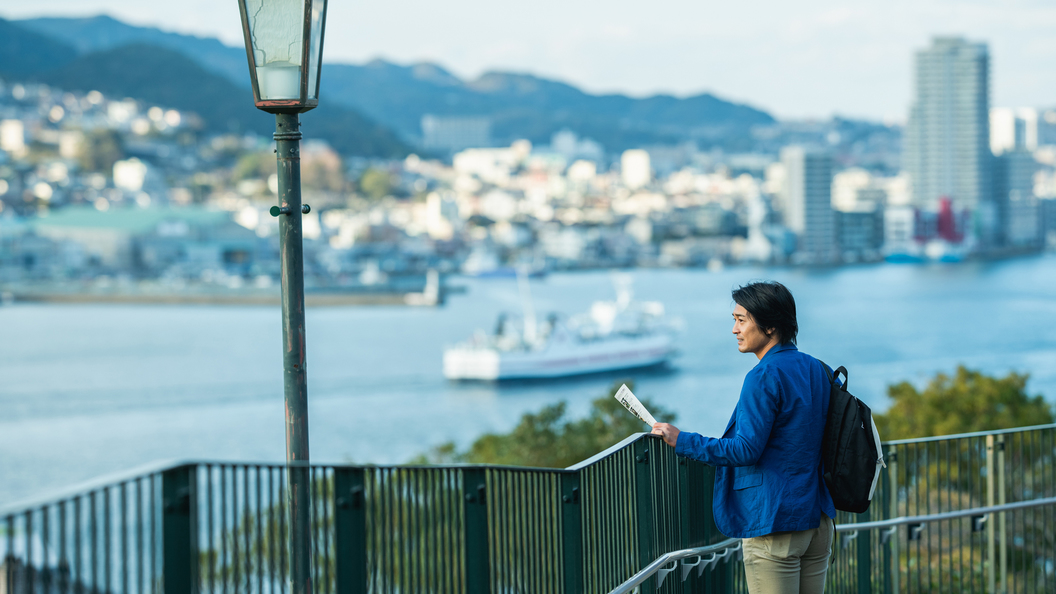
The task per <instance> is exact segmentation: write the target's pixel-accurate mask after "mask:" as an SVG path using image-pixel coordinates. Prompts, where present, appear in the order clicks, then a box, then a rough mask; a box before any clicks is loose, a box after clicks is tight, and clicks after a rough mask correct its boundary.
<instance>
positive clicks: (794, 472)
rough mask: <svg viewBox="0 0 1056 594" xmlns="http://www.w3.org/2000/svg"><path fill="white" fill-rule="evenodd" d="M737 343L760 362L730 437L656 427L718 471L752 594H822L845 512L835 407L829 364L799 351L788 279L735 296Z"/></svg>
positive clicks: (724, 518) (721, 513)
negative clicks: (828, 445) (834, 447)
mask: <svg viewBox="0 0 1056 594" xmlns="http://www.w3.org/2000/svg"><path fill="white" fill-rule="evenodd" d="M733 300H734V302H735V303H736V306H735V307H734V310H733V334H734V336H736V337H737V349H738V350H739V351H740V352H742V353H754V354H755V356H757V357H758V358H759V363H758V364H757V365H756V366H755V367H754V368H752V370H751V371H749V372H748V375H747V376H745V378H744V385H743V387H742V388H741V396H740V399H739V400H738V402H737V406H736V408H735V409H734V411H733V417H732V418H731V419H730V422H729V424H728V425H727V426H726V431H725V433H723V435H722V437H721V438H714V437H705V436H703V435H699V434H697V433H690V432H688V431H679V430H678V428H677V427H675V426H673V425H670V424H668V423H657V424H655V425H653V433H656V434H658V435H660V436H662V437H663V439H664V441H665V442H667V444H668V445H670V446H672V447H674V448H675V453H676V454H678V455H680V456H686V457H687V458H693V459H695V460H699V461H701V462H704V463H705V464H710V465H712V466H715V467H716V470H715V497H714V513H715V524H716V525H717V526H718V528H719V530H720V531H721V532H722V533H723V534H725V535H727V536H730V537H734V538H742V539H744V540H743V543H742V548H743V551H744V570H745V576H746V577H747V582H748V591H749V592H751V593H752V594H770V593H799V594H813V593H818V594H820V593H822V592H824V590H825V574H826V572H827V571H828V558H829V553H830V550H831V547H832V540H833V536H834V524H833V520H832V518H834V517H835V516H836V509H835V508H834V507H833V504H832V497H831V496H830V495H829V491H828V489H827V488H826V487H825V482H824V479H823V478H822V475H823V470H822V461H821V437H822V433H824V430H825V415H826V412H827V411H828V406H829V387H830V384H829V379H828V376H827V374H826V371H825V368H824V364H823V363H821V362H820V361H818V360H817V359H815V358H814V357H811V356H810V355H807V354H805V353H801V352H800V351H799V349H797V348H796V334H797V332H798V331H799V325H798V324H797V322H796V302H795V300H794V299H793V298H792V294H791V293H790V292H789V291H788V289H787V288H785V286H784V285H782V284H780V283H777V282H758V283H750V284H748V285H745V286H743V287H741V288H739V289H737V290H735V291H734V292H733Z"/></svg>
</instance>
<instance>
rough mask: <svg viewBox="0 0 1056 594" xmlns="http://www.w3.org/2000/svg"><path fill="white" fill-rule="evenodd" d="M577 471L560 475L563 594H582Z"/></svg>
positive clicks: (581, 524)
mask: <svg viewBox="0 0 1056 594" xmlns="http://www.w3.org/2000/svg"><path fill="white" fill-rule="evenodd" d="M579 484H580V483H579V471H575V472H566V473H563V474H562V475H561V532H562V534H561V538H562V542H561V551H562V559H561V560H562V565H563V567H564V570H565V577H564V584H565V594H580V593H581V592H583V513H582V511H581V508H580V505H579V500H580V497H581V496H582V494H581V493H580V486H579Z"/></svg>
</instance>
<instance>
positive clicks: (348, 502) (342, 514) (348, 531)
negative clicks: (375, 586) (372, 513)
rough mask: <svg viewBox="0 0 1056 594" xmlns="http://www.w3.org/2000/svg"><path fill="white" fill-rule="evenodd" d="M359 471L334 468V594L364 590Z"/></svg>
mask: <svg viewBox="0 0 1056 594" xmlns="http://www.w3.org/2000/svg"><path fill="white" fill-rule="evenodd" d="M364 475H365V472H364V470H363V469H362V468H348V467H344V468H335V469H334V530H335V533H334V553H335V557H336V559H335V566H334V582H335V583H334V585H335V586H336V591H337V594H365V593H366V591H367V509H366V508H367V506H366V497H365V495H366V481H365V476H364Z"/></svg>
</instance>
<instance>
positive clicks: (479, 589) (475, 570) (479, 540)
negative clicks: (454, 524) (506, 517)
mask: <svg viewBox="0 0 1056 594" xmlns="http://www.w3.org/2000/svg"><path fill="white" fill-rule="evenodd" d="M462 493H463V495H464V496H465V500H464V501H463V502H462V505H463V516H464V518H465V520H464V521H465V539H464V540H463V542H464V543H465V547H466V550H465V552H464V558H465V560H466V594H486V593H487V592H489V591H490V590H491V576H490V567H489V561H490V556H491V551H490V549H489V546H488V499H487V475H486V471H485V470H484V469H483V468H466V469H463V470H462Z"/></svg>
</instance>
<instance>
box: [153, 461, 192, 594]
mask: <svg viewBox="0 0 1056 594" xmlns="http://www.w3.org/2000/svg"><path fill="white" fill-rule="evenodd" d="M194 479H195V467H194V466H193V465H185V466H178V467H176V468H170V469H169V470H166V471H163V472H162V473H161V504H162V508H161V510H162V511H161V534H162V545H161V559H162V566H161V567H162V569H161V576H162V577H161V579H162V591H163V592H165V594H185V593H194V592H197V591H198V547H197V544H198V541H197V538H195V519H196V518H197V515H196V514H195V508H196V505H195V499H196V493H197V491H196V490H195V480H194Z"/></svg>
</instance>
